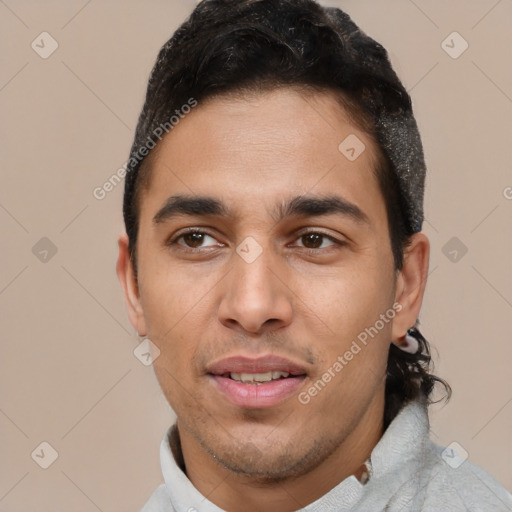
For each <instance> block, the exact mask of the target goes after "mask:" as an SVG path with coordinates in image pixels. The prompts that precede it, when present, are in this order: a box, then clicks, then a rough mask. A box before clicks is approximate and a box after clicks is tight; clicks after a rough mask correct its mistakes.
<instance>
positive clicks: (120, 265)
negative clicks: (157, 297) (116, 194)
mask: <svg viewBox="0 0 512 512" xmlns="http://www.w3.org/2000/svg"><path fill="white" fill-rule="evenodd" d="M118 247H119V255H118V258H117V265H116V271H117V277H118V278H119V282H120V283H121V287H122V289H123V292H124V297H125V301H126V306H127V308H128V316H129V318H130V323H131V324H132V326H133V328H134V329H135V330H136V331H137V333H138V334H139V335H141V336H144V335H145V334H146V322H145V319H144V311H143V308H142V304H141V301H140V294H139V287H138V283H137V279H136V277H135V272H134V270H133V264H132V261H131V258H130V251H129V243H128V236H127V235H126V234H123V235H121V236H120V237H119V240H118Z"/></svg>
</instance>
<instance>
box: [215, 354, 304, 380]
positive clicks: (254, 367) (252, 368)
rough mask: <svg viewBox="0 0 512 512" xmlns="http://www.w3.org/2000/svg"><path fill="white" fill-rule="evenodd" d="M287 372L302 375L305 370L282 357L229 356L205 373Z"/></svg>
mask: <svg viewBox="0 0 512 512" xmlns="http://www.w3.org/2000/svg"><path fill="white" fill-rule="evenodd" d="M272 371H276V372H287V373H289V374H291V375H304V374H306V373H307V372H306V369H305V368H304V367H303V366H301V365H300V364H297V363H294V362H293V361H290V360H289V359H286V358H284V357H280V356H275V355H269V356H262V357H257V358H251V357H246V356H231V357H227V358H225V359H221V360H220V361H217V362H216V363H213V364H211V365H209V366H208V367H207V368H206V372H207V373H210V374H213V375H224V374H226V373H265V372H272Z"/></svg>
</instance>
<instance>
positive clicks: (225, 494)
mask: <svg viewBox="0 0 512 512" xmlns="http://www.w3.org/2000/svg"><path fill="white" fill-rule="evenodd" d="M383 416H384V397H383V396H378V397H376V398H375V399H374V401H373V402H372V403H371V404H370V406H369V407H368V409H367V410H366V412H365V413H364V414H363V416H362V417H361V419H360V421H359V422H358V424H357V425H356V427H355V428H354V429H353V430H352V432H351V433H350V434H349V435H348V436H347V437H346V438H345V439H344V440H343V442H342V443H341V444H340V445H339V446H338V447H337V448H336V450H335V451H334V452H333V453H332V454H331V455H330V456H329V457H328V458H327V459H326V460H324V461H323V462H322V463H321V464H319V465H318V466H317V467H316V468H315V469H313V470H312V471H310V472H308V473H307V474H304V475H301V476H298V477H294V478H293V479H289V480H283V481H280V482H274V483H265V484H262V483H261V482H257V481H255V480H254V479H252V478H250V477H248V476H245V475H240V474H235V473H232V472H231V471H229V470H227V469H225V468H223V467H221V466H220V465H219V464H218V462H217V461H216V460H214V459H213V458H212V457H211V455H209V454H207V453H206V452H205V451H204V450H203V448H202V447H201V446H200V445H199V443H198V442H197V440H196V439H195V438H194V437H192V436H191V435H190V434H189V433H188V432H187V431H184V430H183V429H180V430H179V433H180V440H181V447H182V450H183V461H184V463H185V467H186V474H187V476H188V478H189V480H190V481H191V482H192V484H193V485H194V487H195V488H196V489H197V490H198V491H199V492H201V494H202V495H203V496H205V497H207V498H208V500H209V501H211V502H212V503H214V504H215V505H217V506H218V507H220V508H222V509H224V510H229V511H230V512H245V511H246V510H251V511H254V512H292V511H295V510H298V509H300V508H303V507H305V506H307V505H308V504H310V503H313V502H314V501H316V500H318V499H319V498H321V497H322V496H323V495H325V494H326V493H328V492H329V491H330V490H331V489H333V488H334V487H336V485H338V484H339V483H340V482H342V481H343V480H345V479H346V478H347V477H349V476H351V475H354V476H356V478H360V477H361V475H362V474H363V472H364V468H365V467H364V462H365V461H366V460H367V459H368V457H369V456H370V454H371V451H372V450H373V448H374V447H375V445H376V444H377V443H378V441H379V439H380V438H381V436H382V432H383ZM178 427H179V423H178ZM175 457H176V454H175Z"/></svg>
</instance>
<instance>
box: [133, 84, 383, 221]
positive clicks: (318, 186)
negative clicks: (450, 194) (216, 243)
mask: <svg viewBox="0 0 512 512" xmlns="http://www.w3.org/2000/svg"><path fill="white" fill-rule="evenodd" d="M357 124H358V125H359V123H357ZM358 125H356V124H355V123H354V120H353V117H351V115H350V114H349V113H348V112H347V111H346V110H345V109H344V108H343V106H342V105H341V103H340V102H339V101H338V99H337V98H336V97H335V96H334V94H333V93H330V92H322V93H320V92H311V91H310V92H305V91H297V90H296V89H292V88H290V89H288V88H283V89H278V90H273V91H266V92H260V93H251V94H245V95H243V96H240V95H237V96H232V95H229V96H221V97H216V98H211V99H209V100H207V101H205V102H199V105H198V106H197V107H196V108H195V109H194V110H193V111H192V112H191V113H190V114H188V115H186V116H184V118H182V119H181V120H180V122H179V124H178V125H177V126H175V128H174V129H173V130H172V131H171V132H170V133H169V134H168V135H167V136H166V137H165V138H163V140H162V141H161V142H160V143H159V145H158V146H157V147H156V148H155V149H154V150H153V152H152V154H151V155H150V157H148V159H147V161H146V167H147V168H149V170H150V179H148V180H147V181H146V183H145V187H144V188H145V190H144V192H143V194H142V198H141V199H142V202H143V203H148V202H149V203H151V205H150V206H153V207H154V208H156V207H157V203H158V202H159V203H160V207H161V203H162V202H163V201H165V199H166V198H167V197H169V196H171V195H175V194H187V195H202V196H206V195H212V192H213V191H215V192H216V195H217V196H219V195H222V196H223V197H226V198H230V200H231V203H232V206H233V207H240V208H241V209H244V207H248V206H249V205H250V204H253V203H255V202H259V203H260V204H267V205H269V204H270V203H273V202H276V201H278V202H282V198H283V196H284V195H289V196H290V197H292V196H293V197H296V196H297V195H303V194H306V193H308V194H309V195H311V194H324V195H325V193H327V192H332V191H333V190H334V189H337V190H338V191H339V192H341V193H342V195H343V197H344V198H345V199H347V200H348V201H350V202H352V203H358V202H361V201H362V202H363V203H365V202H366V203H368V202H372V201H373V203H379V201H380V203H381V204H380V206H383V199H382V197H381V194H380V190H379V188H378V182H377V180H376V177H375V168H376V165H377V161H378V151H377V147H376V145H375V143H374V141H373V140H372V139H371V137H370V136H369V135H368V134H367V133H365V132H364V131H362V129H361V128H360V127H359V126H358ZM274 199H275V201H274ZM377 206H378V204H377ZM269 211H270V210H269ZM381 213H382V212H381Z"/></svg>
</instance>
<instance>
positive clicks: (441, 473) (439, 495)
mask: <svg viewBox="0 0 512 512" xmlns="http://www.w3.org/2000/svg"><path fill="white" fill-rule="evenodd" d="M428 444H429V449H428V450H427V452H428V458H429V459H430V464H429V466H430V468H429V472H428V473H429V475H428V480H427V482H425V483H426V486H425V495H424V505H423V508H422V510H425V511H430V510H432V511H434V510H436V511H438V510H440V508H439V507H440V506H442V504H443V503H444V504H445V506H446V507H448V508H447V509H446V510H448V509H449V510H453V511H455V510H457V511H458V510H461V511H463V510H464V511H465V510H471V511H474V512H480V511H481V512H488V511H489V510H493V511H495V512H501V511H503V512H506V511H512V495H511V494H510V493H509V492H508V491H507V490H506V489H505V488H504V487H503V486H502V485H500V484H499V483H498V482H497V481H496V480H495V479H494V478H493V477H492V476H491V475H490V474H489V473H487V472H486V471H484V470H483V469H482V468H480V467H478V466H476V465H475V464H472V463H471V462H469V461H468V460H465V459H464V457H461V456H460V455H458V454H457V452H456V451H455V450H453V449H452V448H451V447H448V448H444V447H441V446H438V445H436V444H434V443H432V442H429V443H428Z"/></svg>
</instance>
